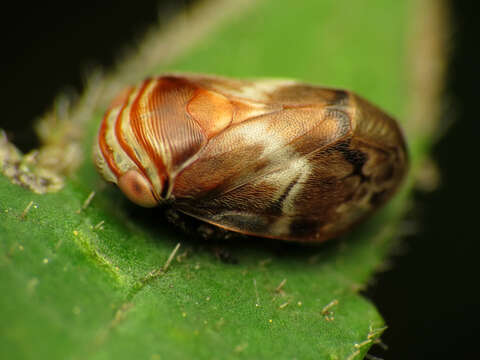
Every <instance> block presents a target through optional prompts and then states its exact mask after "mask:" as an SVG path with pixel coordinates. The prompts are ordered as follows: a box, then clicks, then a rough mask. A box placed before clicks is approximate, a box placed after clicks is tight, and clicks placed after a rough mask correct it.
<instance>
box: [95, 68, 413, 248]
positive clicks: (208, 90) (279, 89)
mask: <svg viewBox="0 0 480 360" xmlns="http://www.w3.org/2000/svg"><path fill="white" fill-rule="evenodd" d="M94 153H95V162H96V165H97V168H98V169H99V171H100V173H101V174H102V175H103V176H104V178H105V179H106V180H107V181H110V182H114V183H116V184H117V185H118V186H119V187H120V189H121V190H122V191H123V193H124V194H125V195H126V196H127V197H128V198H129V199H130V200H131V201H133V202H135V203H137V204H138V205H141V206H146V207H152V206H155V205H157V204H159V203H164V202H168V203H171V204H172V206H173V207H174V208H175V209H176V210H178V211H180V212H183V213H185V214H187V215H190V216H193V217H195V218H197V219H200V220H202V221H205V222H207V223H210V224H213V225H216V226H218V227H221V228H223V229H227V230H231V231H234V232H239V233H243V234H248V235H255V236H260V237H267V238H274V239H282V240H291V241H300V242H321V241H324V240H326V239H329V238H332V237H336V236H338V235H340V234H342V233H344V232H345V231H346V230H348V229H350V228H351V226H352V225H354V224H356V223H358V222H359V221H360V220H362V219H364V218H365V217H366V216H367V215H368V214H370V213H372V211H373V210H374V209H376V208H378V207H379V206H380V205H382V204H384V203H385V201H386V200H387V199H388V198H390V197H391V196H392V195H393V193H394V192H395V190H396V189H397V188H398V187H399V184H400V183H401V181H402V179H403V178H404V177H405V174H406V171H407V167H408V166H407V165H408V160H407V150H406V145H405V141H404V138H403V136H402V133H401V130H400V128H399V126H398V125H397V123H396V122H395V120H394V119H392V118H391V117H390V116H388V115H387V114H385V113H384V112H382V111H381V110H379V109H378V108H377V107H376V106H374V105H372V104H371V103H369V102H367V101H366V100H364V99H362V98H361V97H359V96H358V95H355V94H354V93H352V92H350V91H344V90H335V89H326V88H322V87H318V86H313V85H308V84H304V83H300V82H296V81H291V80H252V81H249V80H234V79H227V78H222V77H216V76H207V75H190V74H189V75H178V74H175V75H165V76H161V77H157V78H150V79H147V80H145V81H143V82H142V83H141V84H139V85H138V86H134V87H131V88H129V89H127V90H126V91H124V92H123V93H122V94H121V95H119V97H118V98H117V99H116V100H114V102H113V103H112V105H111V107H110V109H109V110H108V111H107V112H106V115H105V117H104V119H103V121H102V124H101V126H100V130H99V132H98V138H97V141H96V145H95V149H94Z"/></svg>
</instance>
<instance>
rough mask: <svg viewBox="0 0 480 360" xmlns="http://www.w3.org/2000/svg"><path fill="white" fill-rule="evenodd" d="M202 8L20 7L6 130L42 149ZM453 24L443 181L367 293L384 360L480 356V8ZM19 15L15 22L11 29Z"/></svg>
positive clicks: (6, 67) (10, 57)
mask: <svg viewBox="0 0 480 360" xmlns="http://www.w3.org/2000/svg"><path fill="white" fill-rule="evenodd" d="M194 2H195V0H182V1H178V0H177V1H176V0H169V1H158V0H148V1H145V0H144V1H142V2H141V4H140V3H138V4H132V2H131V1H128V2H127V1H118V0H117V1H111V0H108V1H106V0H104V1H102V2H95V3H94V2H89V1H83V2H82V6H81V7H77V8H72V5H71V4H70V3H68V2H62V3H60V2H58V3H52V4H45V3H36V4H33V5H32V4H29V5H28V6H27V5H25V4H23V3H20V2H18V3H11V6H12V7H13V8H12V9H11V10H10V13H9V14H7V13H4V17H5V16H6V17H7V19H6V21H3V22H2V23H1V24H0V27H1V33H2V35H3V36H2V53H3V55H2V56H1V59H2V86H1V87H0V92H1V99H2V104H3V109H2V119H1V120H0V127H1V128H4V129H5V130H6V131H7V134H8V135H9V138H10V139H12V140H13V142H15V144H16V145H18V146H19V147H20V148H21V149H22V150H23V151H28V150H29V149H31V148H33V147H35V146H37V143H36V139H35V134H34V132H33V130H32V127H31V124H32V122H33V121H34V120H35V119H36V118H37V117H38V116H40V115H41V114H43V113H44V112H45V111H47V110H48V109H49V108H50V106H51V104H52V101H53V99H54V98H55V97H56V95H58V94H59V93H61V92H72V93H76V92H77V93H78V92H81V90H82V85H83V83H84V79H85V76H84V75H85V74H87V73H88V69H89V68H91V67H92V66H97V65H100V66H101V67H103V68H108V67H110V66H111V65H112V64H114V63H115V60H116V59H117V58H118V56H119V55H121V54H122V49H125V50H126V49H127V46H128V44H135V42H137V41H139V39H141V35H142V34H143V33H144V31H145V30H147V29H148V26H149V25H150V24H152V23H154V22H155V21H156V20H157V18H158V17H159V14H161V15H160V19H161V20H163V21H165V22H167V21H168V19H169V18H170V17H171V16H175V14H176V13H177V12H178V11H180V10H184V9H185V8H187V16H188V5H190V4H192V3H194ZM449 5H450V12H451V14H450V15H451V18H452V21H453V25H452V29H453V31H452V34H451V41H450V51H451V59H450V63H449V67H448V74H447V87H446V91H445V95H444V101H445V105H444V113H443V118H442V119H441V120H442V121H443V122H445V123H449V122H452V123H451V125H450V127H449V128H448V131H447V132H446V134H445V135H444V136H443V137H442V138H441V139H440V141H439V142H438V144H437V145H436V147H435V151H434V154H433V156H434V159H435V161H436V163H437V165H438V168H439V171H440V173H441V183H440V186H439V187H438V189H437V190H436V191H434V192H429V193H425V192H420V191H419V192H417V193H416V194H415V198H416V202H415V206H414V208H413V209H412V211H411V213H410V214H409V215H408V219H407V220H409V221H411V222H413V223H414V224H415V231H414V234H411V235H408V236H407V237H406V238H405V239H404V246H403V250H404V251H403V252H402V254H401V255H395V256H393V258H392V263H393V267H392V268H391V269H389V270H388V271H386V272H384V273H381V274H378V275H377V276H376V281H375V282H374V283H373V284H372V286H370V287H369V288H368V289H367V290H366V292H365V296H367V297H368V298H370V299H371V300H372V301H373V302H374V303H375V304H376V305H377V307H378V309H379V310H380V312H381V314H382V315H383V316H384V318H385V320H386V322H387V324H388V326H389V330H387V332H386V333H385V335H384V336H383V341H384V342H385V344H387V345H388V347H389V350H388V351H385V350H383V349H381V348H380V347H374V348H372V350H371V351H370V353H371V354H372V355H374V356H378V357H380V358H385V359H402V360H404V359H471V358H476V357H477V356H478V355H477V356H475V354H478V346H477V341H478V340H477V338H478V335H479V334H480V316H479V312H480V291H479V286H480V285H479V284H480V282H479V279H478V278H479V275H480V270H479V264H480V237H479V235H478V228H477V227H476V225H477V221H479V220H477V218H478V214H479V213H480V210H478V205H477V203H478V200H479V197H478V193H479V192H478V191H477V187H478V186H480V185H478V184H479V181H478V177H477V173H478V167H479V166H480V161H479V159H478V155H479V154H480V152H479V150H478V146H479V141H478V140H477V138H478V132H477V131H478V129H479V126H478V120H477V117H478V111H477V109H478V102H479V100H478V99H477V98H478V90H477V88H475V87H474V86H475V85H477V84H478V81H477V80H478V79H477V78H478V74H479V72H480V71H479V67H478V64H479V63H480V62H479V57H478V53H479V41H478V39H479V36H480V31H479V26H478V23H479V18H478V13H479V12H478V10H480V6H479V5H477V4H476V3H475V2H473V1H458V0H457V1H454V0H451V1H450V2H449ZM8 17H10V20H8Z"/></svg>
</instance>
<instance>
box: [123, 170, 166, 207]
mask: <svg viewBox="0 0 480 360" xmlns="http://www.w3.org/2000/svg"><path fill="white" fill-rule="evenodd" d="M118 186H119V187H120V189H121V190H122V191H123V193H124V194H125V196H126V197H128V198H129V199H130V201H132V202H134V203H135V204H137V205H140V206H143V207H154V206H156V205H157V204H158V201H157V200H156V199H155V197H154V195H153V191H152V186H151V185H150V182H149V181H148V179H147V178H146V177H145V176H144V175H143V174H141V173H140V172H138V171H137V170H134V169H130V170H128V171H127V172H126V173H124V174H123V175H121V176H120V178H119V179H118Z"/></svg>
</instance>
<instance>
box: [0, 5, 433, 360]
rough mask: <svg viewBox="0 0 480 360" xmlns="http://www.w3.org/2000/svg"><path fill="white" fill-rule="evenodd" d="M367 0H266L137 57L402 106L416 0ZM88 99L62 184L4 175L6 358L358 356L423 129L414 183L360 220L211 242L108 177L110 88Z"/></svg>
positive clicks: (0, 256)
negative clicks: (100, 164)
mask: <svg viewBox="0 0 480 360" xmlns="http://www.w3.org/2000/svg"><path fill="white" fill-rule="evenodd" d="M232 6H233V5H232ZM366 6H367V5H366V4H365V3H363V2H351V1H349V2H339V1H334V0H328V1H327V0H325V1H318V0H305V1H303V2H301V3H299V2H293V1H290V0H268V1H262V2H257V3H254V4H251V5H250V6H249V7H247V8H246V9H245V10H243V11H238V12H236V11H233V13H234V14H233V15H231V16H230V17H229V18H228V21H223V22H219V23H218V26H217V27H216V28H214V29H213V30H212V31H210V32H208V34H207V35H205V36H203V37H198V38H196V39H195V42H194V44H193V45H192V46H190V47H185V49H184V51H179V52H178V54H177V55H176V56H175V57H174V58H173V59H171V60H170V62H169V63H168V64H163V65H161V66H159V67H155V68H150V67H148V66H146V67H145V68H144V69H142V71H143V72H144V73H145V74H156V73H161V72H165V71H172V70H175V71H189V72H207V73H215V74H221V75H227V76H238V77H282V78H296V79H301V80H305V81H308V82H312V83H318V84H324V85H328V86H334V87H344V88H349V89H352V90H354V91H356V92H357V93H359V94H361V95H363V96H364V97H366V98H368V99H370V100H371V101H373V102H375V103H376V104H378V105H380V106H381V107H383V108H384V109H386V110H387V111H388V112H390V113H392V114H393V115H395V116H396V117H397V118H399V119H405V118H406V116H407V107H408V106H409V105H410V102H411V101H412V99H411V97H412V96H413V95H412V94H411V93H409V92H408V91H407V89H408V83H407V79H408V78H409V74H408V71H409V70H408V68H407V67H406V66H405V63H406V60H407V54H408V52H407V51H406V44H407V33H408V29H409V19H410V15H411V14H412V12H413V8H414V6H413V5H412V3H410V2H408V1H385V0H373V1H370V2H369V4H368V8H367V7H366ZM204 21H205V20H204ZM212 21H213V20H212ZM121 72H122V70H119V73H118V74H120V75H118V74H117V75H115V74H114V75H113V76H112V79H114V80H111V79H110V80H109V81H111V83H112V82H115V81H117V80H118V76H121ZM125 72H127V71H123V74H125ZM144 73H142V72H140V73H139V74H138V75H136V76H138V79H140V78H141V77H142V76H143V75H145V74H144ZM116 76H117V77H116ZM130 77H131V76H130ZM125 78H126V77H125ZM138 79H136V80H138ZM105 81H107V80H105ZM125 81H127V80H125V79H120V80H118V81H117V82H118V83H122V82H125ZM100 88H101V86H100ZM88 104H89V103H88V102H87V105H85V106H89V105H88ZM92 106H94V107H93V108H92V109H90V111H91V113H92V114H93V116H91V118H89V119H88V121H87V122H82V123H81V126H82V128H83V131H85V133H86V136H85V137H84V138H83V140H81V141H82V143H81V144H82V145H81V146H82V149H83V151H84V153H85V156H84V161H83V162H82V163H81V166H80V167H79V168H78V169H77V170H76V171H75V172H74V173H73V174H72V175H70V176H69V177H68V179H67V180H66V184H65V186H64V188H63V189H62V190H61V191H59V192H56V193H49V194H43V195H39V194H34V193H32V192H31V191H29V190H27V189H24V188H23V187H20V186H17V185H13V184H12V183H11V182H10V181H9V179H8V178H7V176H4V175H1V176H0V194H1V197H0V293H1V294H2V295H1V296H0V318H1V319H2V321H1V324H0V358H2V359H3V358H4V359H34V358H35V359H43V358H45V359H46V358H48V359H85V358H89V359H112V358H115V359H131V358H142V359H188V358H192V359H193V358H195V359H237V358H238V359H242V358H244V359H262V358H265V359H271V358H278V359H293V358H298V359H307V358H312V359H313V358H315V359H361V358H363V356H364V355H365V354H366V352H367V351H368V349H369V348H370V347H371V346H372V345H373V343H374V342H375V341H376V340H377V339H378V338H379V336H380V335H381V333H382V331H383V330H384V326H385V324H384V322H383V320H382V318H381V316H380V315H379V313H378V312H377V310H376V309H375V307H374V306H373V305H372V304H371V303H370V302H369V301H368V300H366V299H365V298H364V297H362V296H361V295H360V294H359V290H361V289H363V288H364V287H365V286H366V285H367V284H368V282H369V281H370V280H371V278H372V275H373V274H374V272H375V271H376V270H378V269H379V268H380V267H381V266H382V265H383V264H384V263H385V261H386V258H387V256H388V253H389V251H390V250H391V249H392V246H394V245H395V243H396V241H395V240H396V238H397V237H398V234H399V233H401V231H402V228H401V219H402V216H403V215H404V213H405V211H406V210H407V209H408V205H409V191H410V189H411V185H412V176H413V174H415V172H416V171H417V169H418V166H419V165H418V164H420V161H421V160H422V159H423V158H424V157H425V155H426V152H427V151H428V150H429V142H428V141H427V140H425V139H428V134H425V133H422V132H418V133H412V132H410V133H409V134H408V135H409V142H410V144H411V159H412V171H411V174H412V175H411V177H410V178H409V180H408V181H407V184H406V186H404V188H403V189H402V191H401V193H399V194H398V195H397V196H396V197H395V199H394V200H393V201H392V202H390V203H389V204H388V205H387V206H386V207H385V208H384V209H382V210H381V211H380V212H379V213H378V214H376V215H375V216H374V217H373V218H372V219H371V220H369V221H368V222H367V223H365V224H363V225H361V226H360V227H358V228H357V229H355V230H354V231H353V232H352V233H351V234H349V235H347V236H344V237H343V238H341V239H337V240H333V241H330V242H328V243H326V244H323V245H321V246H316V247H310V246H302V245H298V244H288V243H281V242H273V241H265V240H260V239H242V240H237V241H228V242H225V243H216V242H209V241H205V240H200V239H196V238H195V236H192V235H185V234H184V233H183V232H181V231H179V230H177V229H176V228H174V227H172V226H171V225H169V223H168V222H167V221H166V220H164V216H163V214H162V212H161V211H159V210H148V211H146V210H141V209H138V208H136V207H135V206H133V205H131V204H129V203H127V201H126V200H124V199H123V197H122V196H121V194H120V193H119V191H118V190H116V189H114V188H113V187H106V186H105V184H104V182H103V181H102V180H101V179H100V177H99V175H97V173H96V171H95V169H94V166H93V164H92V163H91V161H90V156H89V153H90V149H91V145H92V142H93V138H94V136H95V132H96V129H97V127H98V124H99V121H100V119H101V116H102V113H103V111H104V110H105V104H104V103H102V102H100V103H99V104H96V105H92ZM72 118H73V120H69V121H75V119H74V116H72ZM403 123H404V125H405V126H407V125H408V124H406V122H405V121H404V122H403ZM4 172H5V169H4ZM92 191H95V193H96V195H95V196H94V197H93V199H92V201H91V202H90V203H89V204H86V205H87V206H84V202H85V200H86V199H87V198H88V196H89V194H90V193H91V192H92ZM178 243H180V244H181V247H180V249H179V250H178V252H177V253H175V254H174V255H175V256H174V257H173V259H172V262H171V263H170V265H169V267H168V269H165V263H166V261H167V259H168V258H169V256H170V255H171V254H172V251H173V249H174V248H175V246H176V245H177V244H178ZM393 331H395V330H393Z"/></svg>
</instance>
